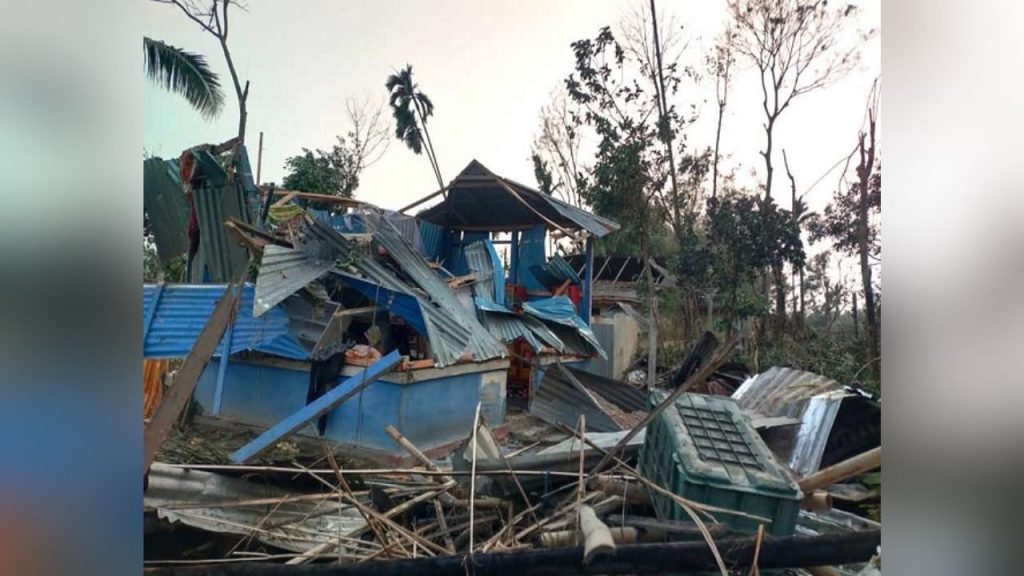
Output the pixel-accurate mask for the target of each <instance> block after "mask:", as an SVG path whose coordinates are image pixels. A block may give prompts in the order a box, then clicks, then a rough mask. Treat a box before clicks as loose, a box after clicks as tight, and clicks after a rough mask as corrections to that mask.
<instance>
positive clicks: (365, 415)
mask: <svg viewBox="0 0 1024 576" xmlns="http://www.w3.org/2000/svg"><path fill="white" fill-rule="evenodd" d="M218 365H219V360H217V359H215V360H213V361H211V362H210V364H209V365H208V366H207V368H206V370H205V371H204V372H203V375H202V377H201V378H200V380H199V383H198V384H197V385H196V390H195V394H194V397H195V399H196V401H197V402H198V403H199V405H200V406H201V407H202V409H203V413H204V414H205V415H207V416H214V414H213V399H214V394H215V392H216V387H217V368H218ZM474 368H475V370H474ZM506 370H507V361H506V362H504V363H501V362H499V363H497V364H495V363H493V362H491V363H485V364H483V365H482V366H478V365H457V366H452V367H449V368H443V369H436V368H431V369H428V370H424V371H423V372H425V373H428V374H430V375H431V376H434V377H432V378H427V379H416V380H414V381H408V382H405V381H403V380H406V379H407V378H402V377H397V378H394V379H395V380H399V381H398V382H395V381H390V382H389V381H386V380H379V381H377V382H374V383H373V384H370V385H369V386H368V387H367V388H366V389H365V390H364V391H363V392H362V393H361V394H358V395H356V396H354V397H353V398H351V399H350V400H348V401H346V402H345V403H343V404H342V405H340V406H338V407H336V408H335V409H334V410H332V411H330V412H328V414H327V429H326V432H325V435H326V437H327V438H329V439H330V440H333V441H335V442H339V443H342V444H347V445H352V446H353V447H356V448H359V449H365V450H367V451H368V452H377V453H384V454H387V455H394V456H402V457H404V456H405V455H406V453H405V452H404V451H403V450H402V449H401V448H399V447H398V446H397V445H396V444H395V443H394V441H393V440H391V438H390V437H389V436H388V435H387V434H386V433H385V431H384V429H385V428H386V427H387V426H388V425H389V424H390V425H393V426H395V427H396V428H398V430H399V431H401V432H402V434H404V435H405V436H406V437H407V438H409V440H410V441H412V442H413V443H414V444H416V446H417V447H419V448H420V449H421V450H423V451H429V450H431V449H433V448H437V447H440V446H444V445H445V444H449V443H452V442H456V441H459V440H461V439H463V438H465V437H466V434H468V433H469V432H470V430H471V429H472V427H473V417H474V414H475V412H476V405H477V402H482V406H481V413H482V414H483V415H484V418H485V419H486V421H487V423H488V424H489V425H491V426H498V425H500V424H502V423H504V421H505V379H506V375H507V371H506ZM347 371H348V370H347ZM416 372H420V371H412V374H415V373H416ZM399 374H408V373H392V375H394V376H398V375H399ZM343 377H344V376H343ZM308 387H309V373H308V372H306V371H302V370H296V369H293V368H283V367H278V366H267V365H261V364H253V363H245V362H237V361H231V362H230V363H229V364H228V368H227V371H226V372H225V376H224V383H223V393H222V402H221V410H220V414H218V415H216V416H215V417H216V418H220V419H223V420H226V421H229V422H234V423H238V424H245V425H250V426H257V427H260V428H267V427H270V426H273V425H274V424H276V423H277V422H279V421H281V420H282V419H284V418H285V417H286V416H288V415H290V414H292V413H294V412H295V411H297V410H299V409H300V408H302V407H303V406H305V404H306V391H307V389H308ZM299 434H300V435H309V434H310V430H309V429H308V428H307V429H306V430H304V431H301V432H299Z"/></svg>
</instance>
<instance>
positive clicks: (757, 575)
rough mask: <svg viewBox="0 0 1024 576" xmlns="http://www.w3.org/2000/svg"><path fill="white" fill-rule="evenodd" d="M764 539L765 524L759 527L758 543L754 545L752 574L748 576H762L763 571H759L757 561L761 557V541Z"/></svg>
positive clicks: (749, 573)
mask: <svg viewBox="0 0 1024 576" xmlns="http://www.w3.org/2000/svg"><path fill="white" fill-rule="evenodd" d="M763 539H764V524H758V525H757V541H756V543H755V544H754V559H753V560H751V561H750V572H748V573H747V576H761V571H760V570H758V569H757V559H758V557H759V556H761V541H762V540H763Z"/></svg>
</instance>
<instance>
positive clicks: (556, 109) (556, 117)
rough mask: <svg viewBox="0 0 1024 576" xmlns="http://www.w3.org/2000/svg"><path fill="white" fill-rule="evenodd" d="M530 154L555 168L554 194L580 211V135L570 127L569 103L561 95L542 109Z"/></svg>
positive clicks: (556, 95) (581, 201) (581, 205)
mask: <svg viewBox="0 0 1024 576" xmlns="http://www.w3.org/2000/svg"><path fill="white" fill-rule="evenodd" d="M533 153H534V154H536V155H537V156H539V157H540V158H541V159H542V160H544V161H545V162H546V163H547V164H548V165H550V166H553V167H554V170H553V172H554V173H553V174H552V176H553V177H554V180H555V181H554V182H553V184H552V191H553V193H554V194H556V195H557V196H559V197H561V198H562V199H563V200H565V201H566V202H568V203H569V204H572V205H573V206H578V207H581V208H582V207H583V198H582V197H581V196H580V192H579V178H580V176H581V175H582V174H583V171H584V168H583V166H582V165H581V163H580V134H579V132H578V131H577V130H576V129H575V128H574V127H573V124H572V119H571V117H570V112H569V103H568V102H567V101H566V99H565V95H564V93H562V92H559V93H557V94H555V95H554V96H553V97H552V99H551V103H549V104H548V105H546V106H544V107H543V108H541V111H540V133H539V134H537V136H536V137H535V138H534V140H533Z"/></svg>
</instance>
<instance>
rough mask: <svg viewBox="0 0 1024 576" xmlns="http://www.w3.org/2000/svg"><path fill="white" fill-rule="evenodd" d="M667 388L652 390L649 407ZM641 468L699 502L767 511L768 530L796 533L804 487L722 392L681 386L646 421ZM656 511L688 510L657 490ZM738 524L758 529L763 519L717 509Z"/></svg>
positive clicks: (675, 514) (672, 516)
mask: <svg viewBox="0 0 1024 576" xmlns="http://www.w3.org/2000/svg"><path fill="white" fill-rule="evenodd" d="M667 396H668V394H667V393H666V392H662V391H654V392H652V393H651V395H650V397H649V398H648V401H649V402H650V404H651V408H653V407H654V406H657V405H658V404H660V403H661V402H662V401H663V400H664V399H665V398H666V397H667ZM640 472H641V473H642V474H643V475H644V476H646V477H647V478H648V479H649V480H651V481H653V482H655V483H657V484H658V485H660V486H661V487H662V488H665V489H667V490H670V491H671V492H673V493H674V494H677V495H679V496H682V497H683V498H686V499H688V500H692V501H694V502H700V503H703V504H708V505H710V506H716V507H718V508H724V509H727V510H736V511H739V512H744V513H746V514H752V515H755V516H761V517H764V518H766V519H767V520H768V522H764V524H765V532H767V533H768V534H772V535H775V536H787V535H791V534H793V532H794V530H795V529H796V518H797V514H798V513H799V512H800V504H801V501H802V500H803V494H801V492H800V488H799V487H798V486H797V485H796V482H794V481H793V477H792V476H791V475H790V473H789V471H788V470H787V469H786V468H785V467H784V466H783V465H782V464H780V463H779V462H778V461H777V460H776V459H775V456H774V455H773V454H772V453H771V451H770V450H769V449H768V446H766V445H765V443H764V441H763V440H761V437H760V436H759V435H758V434H757V431H756V430H754V427H753V425H752V424H751V423H750V419H749V418H748V417H747V416H746V415H745V414H744V413H743V411H742V410H740V408H739V407H738V406H736V403H735V402H734V401H733V400H732V399H730V398H726V397H723V396H705V395H703V394H683V395H682V396H681V397H680V398H679V399H678V400H676V402H675V405H674V406H669V407H668V408H666V409H665V410H664V411H663V412H662V413H661V414H659V415H658V417H657V418H655V419H654V421H653V422H651V423H650V425H648V427H647V434H646V436H645V438H644V445H643V448H642V449H641V451H640ZM651 501H652V503H653V504H654V509H655V511H656V513H657V514H658V516H659V517H660V518H662V519H669V520H686V521H689V520H690V517H689V516H688V515H687V514H686V512H684V511H683V509H682V508H680V507H679V505H678V504H676V503H675V502H674V501H673V500H672V499H670V498H668V497H666V496H663V495H660V494H655V493H653V492H652V493H651ZM715 517H716V518H717V519H718V521H719V522H723V523H726V524H728V525H729V526H730V527H731V528H732V530H733V531H736V532H757V526H758V524H759V523H760V522H758V521H757V520H754V519H751V518H745V517H742V516H735V515H732V514H726V513H716V514H715Z"/></svg>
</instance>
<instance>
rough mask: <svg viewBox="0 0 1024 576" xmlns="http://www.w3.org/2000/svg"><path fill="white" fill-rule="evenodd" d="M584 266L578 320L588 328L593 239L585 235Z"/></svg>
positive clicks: (592, 282)
mask: <svg viewBox="0 0 1024 576" xmlns="http://www.w3.org/2000/svg"><path fill="white" fill-rule="evenodd" d="M584 254H585V258H586V264H584V266H583V298H582V299H581V301H580V318H583V321H584V322H586V323H587V326H590V311H591V309H592V308H593V305H594V304H593V301H594V237H593V236H591V235H589V234H588V235H587V245H586V249H585V251H584Z"/></svg>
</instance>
